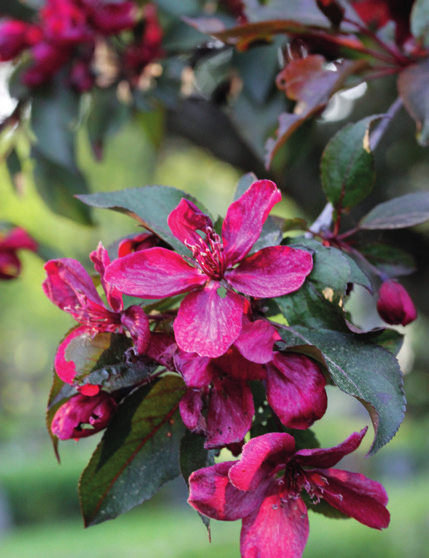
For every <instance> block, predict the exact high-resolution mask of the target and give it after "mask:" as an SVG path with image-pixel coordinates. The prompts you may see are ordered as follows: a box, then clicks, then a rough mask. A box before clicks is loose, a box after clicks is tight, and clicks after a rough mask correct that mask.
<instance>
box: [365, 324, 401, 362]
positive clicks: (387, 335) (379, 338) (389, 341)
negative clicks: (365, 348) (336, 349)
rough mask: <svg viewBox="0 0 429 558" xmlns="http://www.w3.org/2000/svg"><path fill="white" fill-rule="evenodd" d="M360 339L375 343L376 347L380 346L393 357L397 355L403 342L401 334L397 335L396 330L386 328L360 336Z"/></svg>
mask: <svg viewBox="0 0 429 558" xmlns="http://www.w3.org/2000/svg"><path fill="white" fill-rule="evenodd" d="M361 338H362V339H365V340H369V341H371V342H372V343H377V345H380V347H383V348H384V349H386V351H389V352H390V353H392V354H393V355H395V356H397V355H398V353H399V351H400V350H401V347H402V344H403V342H404V335H402V333H399V331H396V329H388V328H386V329H379V330H376V331H369V332H368V333H364V334H362V336H361Z"/></svg>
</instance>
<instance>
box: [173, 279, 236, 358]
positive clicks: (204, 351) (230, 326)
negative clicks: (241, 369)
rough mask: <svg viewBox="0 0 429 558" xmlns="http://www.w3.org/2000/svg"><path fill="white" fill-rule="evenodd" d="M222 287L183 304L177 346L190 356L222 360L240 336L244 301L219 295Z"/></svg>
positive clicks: (209, 288) (213, 287) (228, 293)
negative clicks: (218, 291)
mask: <svg viewBox="0 0 429 558" xmlns="http://www.w3.org/2000/svg"><path fill="white" fill-rule="evenodd" d="M218 288H219V283H217V282H212V283H211V284H209V285H207V286H206V287H205V288H204V289H201V290H198V291H195V292H192V293H189V294H188V295H187V296H186V297H185V298H184V300H183V301H182V303H181V305H180V308H179V312H178V314H177V318H176V320H175V321H174V333H175V334H176V341H177V344H178V345H179V347H180V348H181V349H183V350H184V351H187V352H189V353H193V352H195V353H198V354H199V355H201V356H209V357H218V356H220V355H222V354H224V353H225V352H226V351H227V350H228V349H229V347H230V346H231V345H232V343H234V341H235V340H236V339H237V337H238V336H239V335H240V331H241V326H242V314H243V305H244V302H243V298H242V297H241V296H239V295H238V294H236V293H234V292H232V291H226V296H225V298H222V297H221V296H220V295H219V294H218V293H217V289H218Z"/></svg>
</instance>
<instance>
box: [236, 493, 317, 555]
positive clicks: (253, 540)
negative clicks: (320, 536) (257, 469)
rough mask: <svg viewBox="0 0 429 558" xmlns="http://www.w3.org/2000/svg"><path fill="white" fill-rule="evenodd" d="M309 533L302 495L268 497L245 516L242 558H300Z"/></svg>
mask: <svg viewBox="0 0 429 558" xmlns="http://www.w3.org/2000/svg"><path fill="white" fill-rule="evenodd" d="M308 533H309V525H308V515H307V508H306V507H305V504H304V502H303V501H302V500H301V498H296V499H288V498H287V494H285V496H284V497H282V495H280V494H279V493H274V494H271V495H270V496H267V497H266V498H265V500H264V501H263V503H262V505H261V506H260V508H259V509H257V510H255V511H254V512H253V513H252V515H249V516H248V517H246V518H245V519H243V527H242V529H241V538H240V551H241V556H242V558H301V556H302V553H303V552H304V548H305V545H306V543H307V539H308Z"/></svg>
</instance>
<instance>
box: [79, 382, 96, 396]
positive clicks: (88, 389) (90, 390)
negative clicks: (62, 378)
mask: <svg viewBox="0 0 429 558" xmlns="http://www.w3.org/2000/svg"><path fill="white" fill-rule="evenodd" d="M76 389H77V391H78V392H79V393H81V394H82V395H89V396H90V397H92V396H94V395H97V393H99V392H100V389H101V386H97V385H95V384H85V385H83V386H78V387H77V388H76Z"/></svg>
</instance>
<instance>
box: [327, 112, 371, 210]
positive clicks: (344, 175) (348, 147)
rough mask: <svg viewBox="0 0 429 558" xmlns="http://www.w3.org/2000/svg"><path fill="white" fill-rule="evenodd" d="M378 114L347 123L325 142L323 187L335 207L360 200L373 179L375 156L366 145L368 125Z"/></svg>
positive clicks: (352, 204) (344, 208)
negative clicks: (353, 122) (354, 122)
mask: <svg viewBox="0 0 429 558" xmlns="http://www.w3.org/2000/svg"><path fill="white" fill-rule="evenodd" d="M378 118H380V116H369V117H367V118H364V119H363V120H360V121H359V122H356V124H348V125H347V126H345V127H344V128H343V129H342V130H340V131H339V132H338V133H337V134H335V136H334V137H333V138H332V139H331V141H330V142H329V143H328V145H327V146H326V148H325V150H324V152H323V155H322V159H321V161H320V173H321V180H322V188H323V191H324V192H325V195H326V198H327V199H328V201H330V202H331V203H332V205H333V206H334V208H335V209H336V210H337V211H344V210H347V209H348V208H350V207H353V206H354V205H356V204H357V203H359V202H360V201H362V200H363V199H364V198H366V196H367V195H368V194H369V193H370V192H371V190H372V187H373V185H374V181H375V170H374V157H373V154H372V152H371V150H370V147H369V126H370V124H371V122H373V121H374V120H376V119H378Z"/></svg>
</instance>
